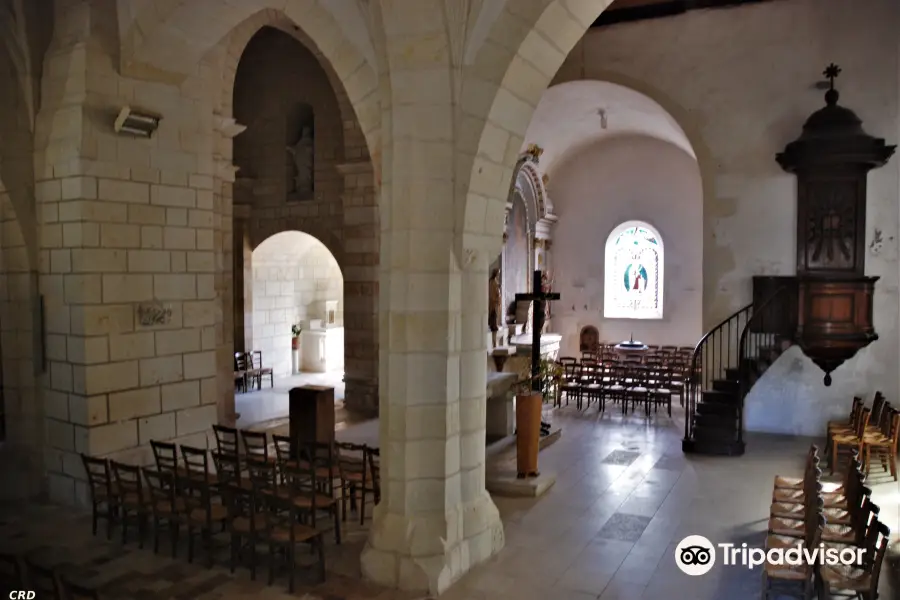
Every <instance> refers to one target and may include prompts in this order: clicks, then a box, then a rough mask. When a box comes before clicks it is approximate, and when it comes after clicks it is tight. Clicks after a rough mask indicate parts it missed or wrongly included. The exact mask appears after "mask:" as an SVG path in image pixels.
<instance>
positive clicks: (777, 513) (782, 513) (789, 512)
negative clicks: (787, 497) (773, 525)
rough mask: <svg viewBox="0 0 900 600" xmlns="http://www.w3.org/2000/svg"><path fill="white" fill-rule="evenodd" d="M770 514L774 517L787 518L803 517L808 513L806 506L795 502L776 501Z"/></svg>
mask: <svg viewBox="0 0 900 600" xmlns="http://www.w3.org/2000/svg"><path fill="white" fill-rule="evenodd" d="M769 514H770V515H771V516H773V517H782V518H785V519H802V518H803V516H804V515H805V514H806V507H805V506H804V505H802V504H796V503H793V502H775V503H774V504H772V509H771V510H770V512H769Z"/></svg>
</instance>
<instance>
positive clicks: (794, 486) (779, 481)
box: [774, 475, 806, 490]
mask: <svg viewBox="0 0 900 600" xmlns="http://www.w3.org/2000/svg"><path fill="white" fill-rule="evenodd" d="M805 483H806V480H804V479H803V478H802V477H782V476H781V475H776V476H775V486H774V487H775V489H783V490H802V489H803V485H804V484H805Z"/></svg>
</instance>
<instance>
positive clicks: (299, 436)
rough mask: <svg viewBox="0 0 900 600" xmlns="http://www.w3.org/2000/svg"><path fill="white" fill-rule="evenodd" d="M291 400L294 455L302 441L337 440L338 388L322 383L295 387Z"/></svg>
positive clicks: (290, 416) (331, 441)
mask: <svg viewBox="0 0 900 600" xmlns="http://www.w3.org/2000/svg"><path fill="white" fill-rule="evenodd" d="M288 402H289V405H288V416H289V423H290V425H289V427H290V436H291V456H294V457H296V456H297V445H298V444H302V443H309V442H320V443H323V444H331V443H333V442H334V388H331V387H322V386H318V385H305V386H303V387H296V388H292V389H291V391H290V392H289V395H288Z"/></svg>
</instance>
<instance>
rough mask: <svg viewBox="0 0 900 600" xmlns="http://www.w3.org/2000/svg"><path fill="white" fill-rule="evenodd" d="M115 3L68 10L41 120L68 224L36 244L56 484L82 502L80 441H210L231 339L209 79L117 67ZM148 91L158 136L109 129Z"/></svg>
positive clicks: (50, 57)
mask: <svg viewBox="0 0 900 600" xmlns="http://www.w3.org/2000/svg"><path fill="white" fill-rule="evenodd" d="M106 6H107V4H106V3H92V2H80V3H74V4H73V3H68V4H65V3H64V9H62V8H61V9H60V10H58V11H57V12H58V14H57V15H56V21H55V29H54V31H55V38H54V40H53V42H52V44H51V47H50V50H49V51H48V54H47V56H46V59H45V64H46V65H47V68H46V69H45V71H44V82H43V90H44V96H43V99H44V102H43V105H42V108H41V113H40V115H39V117H38V121H37V127H36V129H37V137H36V139H38V140H39V144H41V146H40V147H38V148H36V158H35V162H36V165H37V166H38V170H37V172H38V173H39V176H38V183H37V186H38V189H39V194H38V202H39V209H40V211H41V214H42V215H44V222H45V223H47V224H48V225H49V224H52V225H53V227H52V228H51V231H54V232H59V235H58V236H57V235H56V234H54V235H53V236H45V239H44V240H43V243H42V246H43V247H42V251H41V273H42V276H41V293H42V294H43V295H44V297H45V304H46V331H47V336H46V349H47V358H48V377H47V384H46V390H45V406H46V413H47V444H48V446H50V447H52V448H53V449H54V459H53V461H52V462H51V463H50V464H49V465H48V470H49V472H50V473H49V488H50V494H51V497H52V498H53V499H55V500H58V501H61V502H67V503H68V502H73V501H78V502H79V503H82V504H83V503H86V501H87V497H88V490H87V485H86V482H85V481H84V473H83V468H82V467H81V464H80V460H79V457H78V453H79V452H84V453H87V454H90V455H94V456H106V457H111V458H119V459H123V460H129V461H132V462H143V461H148V460H150V453H149V447H148V443H149V441H150V440H152V439H157V440H172V439H175V440H177V441H179V442H183V443H188V444H193V445H201V446H202V445H204V444H205V443H206V440H207V437H206V436H207V435H208V433H209V430H210V425H212V424H213V423H215V422H216V421H217V420H218V416H217V401H218V395H219V389H220V387H219V382H218V381H217V377H216V375H217V364H216V358H217V351H218V352H219V353H221V348H222V344H223V342H224V341H225V340H227V341H229V342H230V332H229V333H228V337H227V338H225V337H224V329H225V324H226V322H225V321H223V319H222V318H221V315H220V314H219V313H220V312H221V310H222V307H221V305H220V304H219V302H218V300H217V294H223V293H224V294H225V295H226V296H230V291H229V292H224V291H223V290H222V287H223V286H225V285H227V283H228V282H227V281H226V280H224V279H223V278H222V276H221V273H222V271H223V270H224V268H225V267H224V266H223V261H224V260H226V256H225V255H222V254H221V253H217V251H216V243H217V235H218V236H219V242H221V236H222V235H223V234H222V233H221V232H223V231H224V230H225V228H226V227H227V228H230V225H227V226H226V225H223V224H221V222H220V223H219V224H217V221H221V219H223V214H222V213H217V211H216V202H215V194H216V191H215V190H214V164H213V160H212V157H213V145H214V139H213V130H214V126H213V118H212V117H213V115H212V111H211V110H209V106H208V104H206V103H204V102H203V101H201V100H203V99H205V96H204V93H205V90H206V89H207V87H208V86H205V85H203V84H202V83H200V82H198V81H197V80H189V81H187V82H185V83H184V84H182V85H181V86H176V85H172V84H169V83H162V82H153V81H139V80H133V79H127V78H123V77H121V76H120V75H119V74H118V72H117V71H116V70H115V67H114V65H116V64H117V61H116V60H115V57H113V56H110V55H109V54H108V53H107V49H108V48H111V47H115V39H116V38H115V32H116V26H117V25H116V20H115V15H114V13H110V12H109V11H105V10H103V9H104V8H105V7H106ZM137 99H141V108H143V109H144V110H148V111H152V112H155V113H157V114H160V115H163V119H162V121H161V122H160V125H159V128H158V130H157V131H156V132H155V133H154V135H153V139H151V140H147V139H142V138H139V137H130V136H126V135H118V134H116V133H115V132H114V131H113V128H112V122H113V119H114V117H115V110H112V111H111V110H110V109H111V107H113V108H114V109H115V108H117V107H121V106H125V105H130V104H132V103H133V102H134V103H136V101H137ZM111 112H112V114H110V113H111ZM226 208H227V207H226ZM225 218H228V219H230V211H227V213H226V214H225ZM229 247H230V244H229ZM228 267H230V265H228ZM217 274H218V275H217ZM226 300H227V301H228V302H230V298H226Z"/></svg>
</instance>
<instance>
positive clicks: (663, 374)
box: [648, 364, 673, 418]
mask: <svg viewBox="0 0 900 600" xmlns="http://www.w3.org/2000/svg"><path fill="white" fill-rule="evenodd" d="M649 374H650V381H649V382H648V385H649V388H650V391H649V399H650V401H651V402H652V403H653V410H654V411H657V410H659V405H660V404H663V405H665V407H666V412H667V413H668V415H669V417H670V418H671V416H672V392H673V390H672V368H671V367H668V366H665V365H662V364H659V365H657V366H654V367H651V368H650V373H649Z"/></svg>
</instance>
